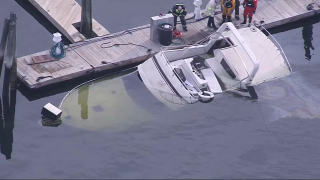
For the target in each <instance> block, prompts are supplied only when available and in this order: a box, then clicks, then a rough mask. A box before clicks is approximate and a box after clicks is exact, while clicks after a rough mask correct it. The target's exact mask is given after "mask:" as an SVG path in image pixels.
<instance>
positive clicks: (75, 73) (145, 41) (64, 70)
mask: <svg viewBox="0 0 320 180" xmlns="http://www.w3.org/2000/svg"><path fill="white" fill-rule="evenodd" d="M30 1H36V2H42V3H44V2H46V3H47V4H50V2H51V1H49V0H30ZM60 1H61V6H70V3H66V2H71V1H72V0H63V3H62V0H60ZM53 2H54V1H53ZM311 3H314V5H313V7H314V9H313V10H307V6H308V5H309V4H311ZM317 4H320V0H286V1H285V0H261V1H259V2H258V8H257V11H256V14H254V18H253V20H254V21H256V22H260V21H264V24H263V26H264V27H265V28H267V29H268V28H273V27H277V26H280V25H284V24H286V23H289V22H294V21H297V20H301V19H303V18H307V17H311V16H314V15H317V14H319V13H320V8H319V6H318V5H317ZM202 6H205V4H204V5H202ZM168 7H170V5H168ZM77 11H79V13H80V11H81V10H77ZM50 12H51V13H50V14H49V13H48V14H49V15H50V16H52V17H56V18H55V19H57V17H58V15H56V14H60V13H59V12H58V10H52V11H50ZM241 14H243V8H242V6H240V15H241ZM192 15H193V14H189V15H188V16H189V17H190V16H192ZM240 17H241V16H240ZM78 18H80V15H79V17H78ZM77 20H79V19H77ZM57 21H58V20H57ZM191 21H192V22H190V21H189V23H188V24H187V26H188V32H183V31H182V33H183V40H184V44H192V43H195V42H198V41H200V40H202V39H203V38H205V37H207V36H208V35H209V34H211V33H213V31H208V30H207V28H206V26H207V19H204V20H201V21H194V20H191ZM242 21H243V19H240V20H239V21H237V20H235V19H234V18H233V23H234V24H235V25H236V26H237V25H239V24H240V23H241V22H242ZM74 22H75V21H74ZM215 22H216V24H217V25H218V24H219V23H220V22H221V14H219V15H216V16H215ZM69 24H70V23H69ZM239 27H240V28H241V26H239ZM179 28H181V25H178V26H177V29H179ZM93 29H94V28H93ZM117 44H120V45H117ZM148 49H149V51H148ZM160 49H161V45H160V44H159V43H155V42H152V41H150V28H149V25H145V26H141V27H138V28H135V29H131V30H126V31H123V32H119V33H114V34H110V35H105V36H101V37H96V38H92V39H88V40H84V41H82V42H78V43H74V44H71V45H69V46H68V47H67V48H66V57H65V58H63V59H61V60H58V61H51V62H45V63H39V62H40V61H37V60H36V58H34V57H35V56H39V55H48V53H49V51H43V52H40V53H36V54H32V55H28V56H24V57H20V58H18V76H19V78H20V80H21V81H22V82H23V83H24V84H26V85H27V87H29V88H31V89H37V88H40V87H45V86H47V85H52V84H55V83H59V82H63V81H67V80H70V79H73V78H76V77H81V76H85V75H88V74H91V73H94V72H99V71H107V70H110V69H113V68H117V67H121V66H124V65H129V64H132V63H137V62H143V61H145V60H146V59H147V58H148V57H150V56H152V55H153V54H155V53H157V52H159V51H160ZM150 50H151V51H150Z"/></svg>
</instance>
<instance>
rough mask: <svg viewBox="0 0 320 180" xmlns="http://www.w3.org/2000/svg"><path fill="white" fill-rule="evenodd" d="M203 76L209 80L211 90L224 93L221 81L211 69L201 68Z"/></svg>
mask: <svg viewBox="0 0 320 180" xmlns="http://www.w3.org/2000/svg"><path fill="white" fill-rule="evenodd" d="M201 73H202V75H203V77H204V78H205V79H206V80H207V81H208V86H209V89H210V92H212V93H222V89H221V86H220V83H219V82H218V79H217V77H216V75H215V74H214V72H213V71H212V70H211V69H201Z"/></svg>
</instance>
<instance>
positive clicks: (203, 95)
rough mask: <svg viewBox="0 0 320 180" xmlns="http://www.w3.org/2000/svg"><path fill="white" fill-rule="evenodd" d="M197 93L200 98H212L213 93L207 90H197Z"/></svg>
mask: <svg viewBox="0 0 320 180" xmlns="http://www.w3.org/2000/svg"><path fill="white" fill-rule="evenodd" d="M198 95H199V97H200V98H201V99H202V100H211V99H213V98H214V94H213V93H212V92H209V91H203V92H199V93H198Z"/></svg>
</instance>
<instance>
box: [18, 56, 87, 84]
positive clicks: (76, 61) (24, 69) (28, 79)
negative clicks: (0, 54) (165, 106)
mask: <svg viewBox="0 0 320 180" xmlns="http://www.w3.org/2000/svg"><path fill="white" fill-rule="evenodd" d="M48 53H49V51H43V52H39V53H35V54H32V55H28V56H24V57H21V58H18V60H17V64H18V68H17V69H18V75H19V78H20V79H21V80H22V82H23V83H25V84H26V85H28V86H29V87H30V88H39V87H41V86H45V85H49V84H54V83H57V82H61V81H64V80H68V79H72V78H74V77H76V76H80V75H84V74H86V73H87V72H90V71H92V68H91V67H90V66H89V65H88V64H87V63H86V61H84V60H83V59H82V58H81V57H80V56H78V55H77V54H75V53H73V52H72V51H69V52H67V56H66V57H65V58H63V59H61V60H59V61H54V62H47V63H41V64H34V65H27V63H26V60H25V59H31V58H32V56H39V55H45V54H48ZM40 76H52V77H51V78H49V77H48V78H45V79H42V80H40V81H37V78H38V77H40Z"/></svg>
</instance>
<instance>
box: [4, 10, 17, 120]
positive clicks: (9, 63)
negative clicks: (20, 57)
mask: <svg viewBox="0 0 320 180" xmlns="http://www.w3.org/2000/svg"><path fill="white" fill-rule="evenodd" d="M4 61H5V62H6V64H5V68H4V77H3V89H2V102H3V104H2V106H3V114H4V121H7V120H11V113H10V111H11V108H10V106H11V104H10V102H9V100H10V99H11V98H10V97H9V96H10V91H9V89H10V86H13V87H16V83H17V81H16V74H17V62H16V14H14V13H11V14H10V24H9V31H8V42H7V44H6V49H5V56H4ZM13 95H15V94H13ZM14 100H15V98H14Z"/></svg>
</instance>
